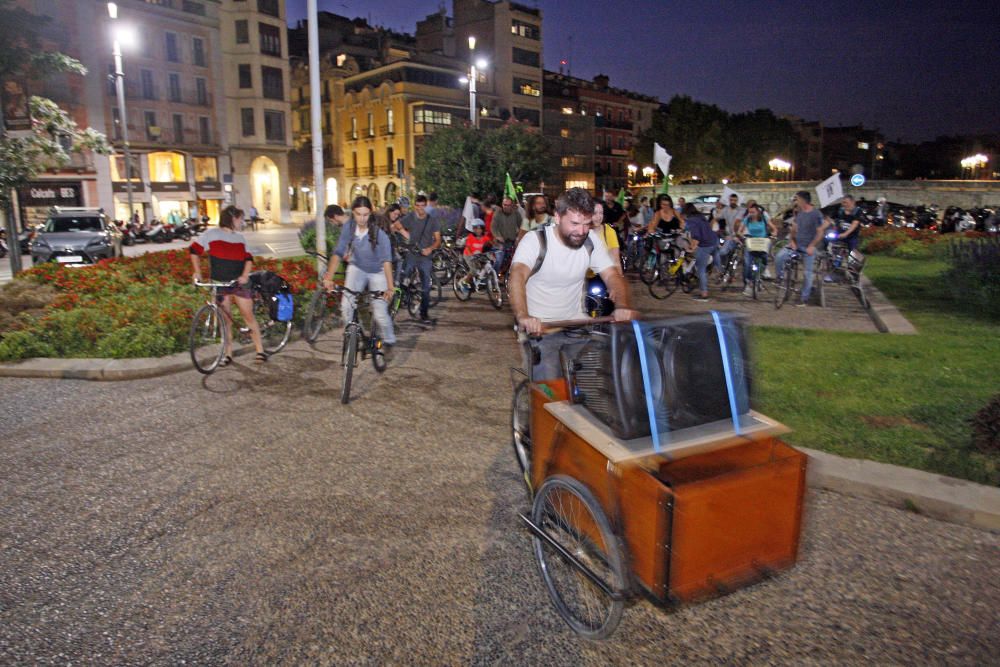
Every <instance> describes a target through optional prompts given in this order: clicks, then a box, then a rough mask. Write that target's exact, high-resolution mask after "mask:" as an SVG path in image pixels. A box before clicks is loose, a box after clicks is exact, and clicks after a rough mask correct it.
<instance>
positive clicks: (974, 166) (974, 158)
mask: <svg viewBox="0 0 1000 667" xmlns="http://www.w3.org/2000/svg"><path fill="white" fill-rule="evenodd" d="M989 161H990V159H989V158H988V157H986V156H985V155H983V154H982V153H976V154H975V155H970V156H969V157H967V158H965V159H963V160H962V170H963V174H962V175H963V176H964V175H965V174H964V170H966V169H968V170H969V179H970V180H973V181H974V180H976V171H977V170H978V169H980V168H982V167H985V166H986V163H987V162H989Z"/></svg>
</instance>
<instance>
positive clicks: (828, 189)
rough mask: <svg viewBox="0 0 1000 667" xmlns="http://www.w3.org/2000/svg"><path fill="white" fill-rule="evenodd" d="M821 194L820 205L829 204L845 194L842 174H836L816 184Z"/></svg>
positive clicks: (821, 206) (818, 192) (817, 190)
mask: <svg viewBox="0 0 1000 667" xmlns="http://www.w3.org/2000/svg"><path fill="white" fill-rule="evenodd" d="M816 194H818V195H819V206H820V208H823V207H824V206H829V205H830V204H832V203H833V202H835V201H837V200H838V199H840V198H841V197H843V196H844V185H843V184H842V183H841V182H840V174H834V175H833V176H831V177H830V178H828V179H826V180H825V181H823V182H822V183H820V184H819V185H817V186H816Z"/></svg>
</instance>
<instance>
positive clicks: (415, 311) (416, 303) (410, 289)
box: [403, 283, 424, 319]
mask: <svg viewBox="0 0 1000 667" xmlns="http://www.w3.org/2000/svg"><path fill="white" fill-rule="evenodd" d="M403 289H405V290H406V298H405V299H404V300H405V301H406V311H407V312H408V313H410V317H412V318H413V319H417V318H418V317H419V316H420V302H421V301H423V299H424V295H423V294H422V293H421V292H420V283H416V284H414V283H410V284H409V285H407V286H406V287H404V288H403Z"/></svg>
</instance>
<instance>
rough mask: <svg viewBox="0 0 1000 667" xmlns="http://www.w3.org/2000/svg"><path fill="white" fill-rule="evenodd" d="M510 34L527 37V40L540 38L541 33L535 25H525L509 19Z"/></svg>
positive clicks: (522, 22)
mask: <svg viewBox="0 0 1000 667" xmlns="http://www.w3.org/2000/svg"><path fill="white" fill-rule="evenodd" d="M510 32H511V34H513V35H518V36H520V37H527V38H528V39H541V38H542V31H541V30H540V29H539V27H538V26H537V25H532V24H530V23H525V22H524V21H518V20H517V19H511V22H510Z"/></svg>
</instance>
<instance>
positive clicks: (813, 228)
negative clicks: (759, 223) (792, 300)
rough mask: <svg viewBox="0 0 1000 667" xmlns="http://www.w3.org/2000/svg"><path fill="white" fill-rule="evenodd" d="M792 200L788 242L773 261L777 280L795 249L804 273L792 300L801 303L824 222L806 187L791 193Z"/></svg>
mask: <svg viewBox="0 0 1000 667" xmlns="http://www.w3.org/2000/svg"><path fill="white" fill-rule="evenodd" d="M792 203H793V204H794V205H795V207H796V213H795V218H794V220H793V221H792V228H791V230H790V231H789V233H788V245H787V246H786V247H784V248H782V249H781V251H780V252H779V253H778V256H777V257H776V258H775V260H774V263H775V264H776V265H777V267H778V281H779V282H780V281H781V278H782V275H783V272H784V269H785V262H787V261H788V256H789V255H790V254H791V253H793V252H798V253H799V257H801V258H802V270H803V273H804V274H805V275H804V276H803V282H802V300H801V301H800V302H799V303H797V304H795V305H797V306H800V307H804V306H805V305H806V304H807V303H808V302H809V296H810V295H811V294H812V283H813V264H814V263H815V261H816V248H817V247H818V246H819V244H820V242H821V241H822V240H823V232H824V231H825V230H826V226H827V223H826V221H825V220H823V214H822V213H820V212H819V211H818V210H817V209H815V208H814V207H813V205H812V195H811V194H810V193H809V191H808V190H800V191H799V192H796V193H795V197H794V198H793V199H792Z"/></svg>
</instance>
